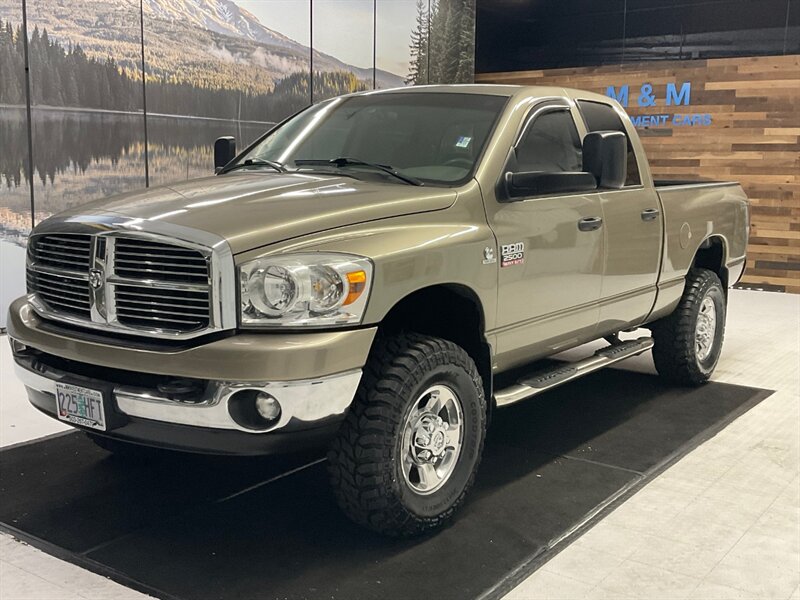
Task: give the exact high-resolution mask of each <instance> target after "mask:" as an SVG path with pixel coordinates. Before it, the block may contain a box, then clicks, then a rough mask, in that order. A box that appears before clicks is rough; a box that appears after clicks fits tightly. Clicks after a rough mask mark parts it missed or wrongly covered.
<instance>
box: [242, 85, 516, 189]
mask: <svg viewBox="0 0 800 600" xmlns="http://www.w3.org/2000/svg"><path fill="white" fill-rule="evenodd" d="M506 100H507V98H506V97H504V96H489V95H479V94H455V93H435V92H431V93H428V92H422V93H420V92H415V93H402V92H398V93H384V94H368V95H364V96H352V97H349V98H334V99H332V100H327V101H325V102H321V103H319V104H317V105H315V106H312V107H310V108H309V109H307V110H305V111H303V112H302V113H300V114H298V115H297V116H295V117H293V118H292V119H290V120H289V121H287V122H286V123H284V124H283V125H282V126H281V127H279V128H278V129H276V130H274V131H273V132H271V133H269V134H268V135H267V136H266V137H265V138H264V139H262V140H261V141H260V142H259V143H258V144H257V145H256V146H255V147H253V148H252V149H251V150H250V151H249V152H247V153H246V154H245V155H243V156H242V157H241V158H240V159H239V160H238V161H237V166H241V167H244V168H254V169H255V168H264V166H265V164H264V163H265V161H269V162H271V163H273V165H275V164H277V165H279V166H281V167H285V168H286V169H289V170H291V171H298V172H312V171H313V172H320V171H325V172H327V171H331V172H342V173H347V174H348V175H350V176H357V177H373V178H379V179H381V180H386V181H391V182H393V183H404V179H406V181H405V183H408V182H409V181H410V182H414V181H416V182H424V183H433V184H444V185H448V184H454V183H457V182H461V181H463V180H465V179H466V178H467V177H468V176H470V175H471V173H472V170H473V168H474V167H475V163H476V161H477V160H478V158H479V156H480V154H481V151H482V150H483V146H484V144H485V143H486V139H487V138H488V136H489V133H490V132H491V130H492V127H493V126H494V123H495V121H496V120H497V117H498V115H499V114H500V112H501V110H502V108H503V106H504V105H505V103H506ZM346 159H349V160H346ZM329 161H330V162H329ZM378 167H385V168H388V169H390V170H393V171H394V172H395V173H396V174H397V175H401V176H403V177H397V176H393V175H392V174H391V173H390V172H388V171H387V170H386V169H381V168H378ZM273 170H274V167H273Z"/></svg>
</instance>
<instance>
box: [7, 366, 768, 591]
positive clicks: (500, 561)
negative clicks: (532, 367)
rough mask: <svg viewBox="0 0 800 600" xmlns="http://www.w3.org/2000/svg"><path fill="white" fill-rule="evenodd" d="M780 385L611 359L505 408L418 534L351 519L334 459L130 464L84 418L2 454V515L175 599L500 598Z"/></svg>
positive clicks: (59, 550) (17, 528) (52, 547)
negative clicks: (331, 480) (625, 366)
mask: <svg viewBox="0 0 800 600" xmlns="http://www.w3.org/2000/svg"><path fill="white" fill-rule="evenodd" d="M768 395H769V392H766V391H764V390H758V389H753V388H746V387H740V386H733V385H726V384H717V383H711V384H708V385H706V386H703V387H701V388H697V389H686V388H674V387H670V386H668V385H666V384H664V383H663V382H662V381H661V380H659V379H658V378H656V377H652V376H647V375H641V374H637V373H631V372H626V371H617V370H606V371H602V372H599V373H596V374H594V375H591V376H589V377H586V378H584V379H582V380H578V381H576V382H573V383H571V384H568V385H566V386H564V387H561V388H559V389H557V390H554V391H552V392H550V393H548V394H545V395H543V396H541V397H540V398H539V399H536V400H533V401H531V402H528V403H522V404H520V405H517V406H514V407H511V408H508V409H505V410H502V411H498V412H497V413H495V416H494V422H493V424H492V428H491V431H490V435H489V439H488V441H487V444H486V452H485V455H484V461H483V464H482V465H481V470H480V474H479V476H478V480H477V484H476V487H475V490H474V491H473V493H472V495H471V497H470V499H469V500H468V502H467V504H466V506H465V507H464V509H463V510H462V511H461V512H460V513H459V515H458V516H457V518H456V520H455V521H454V522H453V524H452V525H451V526H449V527H447V528H446V529H444V530H443V531H441V532H439V533H438V534H436V535H432V536H428V537H425V538H421V539H416V540H405V541H401V540H389V539H385V538H381V537H379V536H376V535H373V534H370V533H368V532H365V531H363V530H361V529H359V528H357V527H356V526H354V525H352V524H350V523H349V522H348V521H347V520H346V519H345V518H344V517H342V516H341V514H340V513H339V511H338V510H337V508H336V506H335V505H334V502H333V500H332V497H331V494H330V492H329V490H328V488H327V484H326V478H325V466H324V464H323V463H322V462H316V463H313V464H311V465H310V466H308V467H306V468H302V469H300V470H297V471H294V472H291V473H289V474H288V475H285V476H281V475H283V474H284V473H287V472H289V471H292V470H293V469H297V467H300V466H302V465H304V464H308V463H309V462H310V460H313V459H314V458H316V457H308V456H305V457H299V456H295V457H291V458H267V459H251V458H247V459H236V458H208V457H199V456H182V455H178V456H174V457H171V458H169V459H167V460H163V461H158V462H153V463H145V464H140V465H129V464H126V463H123V462H121V461H119V460H116V459H113V458H110V457H108V455H106V454H105V452H104V451H102V450H100V449H98V448H95V447H94V445H93V444H92V443H91V442H90V441H89V440H87V439H86V438H84V437H83V436H82V435H80V434H70V435H65V436H60V437H56V438H52V439H48V440H44V441H41V442H37V443H32V444H28V445H24V446H20V447H16V448H12V449H8V450H5V451H2V452H0V523H2V524H3V528H4V529H5V530H6V531H10V532H11V533H13V534H15V535H17V536H18V537H20V538H22V539H24V540H26V541H29V542H31V543H32V544H34V545H37V546H39V547H42V548H43V549H45V550H46V551H48V552H51V553H53V554H56V555H58V556H60V557H61V558H64V559H66V560H70V561H72V562H75V563H78V564H81V565H83V566H86V567H88V568H90V569H92V570H95V571H98V572H101V573H103V574H105V575H110V576H112V577H113V578H114V579H117V580H118V581H121V582H122V583H125V584H127V585H130V586H132V587H135V588H137V589H140V590H142V591H146V592H148V593H151V594H154V595H157V596H160V597H163V598H169V597H171V598H182V599H206V598H208V599H211V598H342V599H362V598H380V599H394V598H408V597H433V596H435V597H438V598H440V599H441V600H446V599H449V598H453V599H458V600H463V599H467V598H477V597H499V596H500V595H502V593H504V592H505V591H507V590H508V589H510V588H511V587H513V585H514V584H516V583H517V582H518V581H519V580H521V579H522V578H523V577H524V576H526V575H528V574H529V573H530V572H532V570H533V569H535V568H536V567H537V565H539V564H541V563H542V562H544V561H545V560H547V559H548V557H549V556H551V555H552V554H554V553H555V552H556V551H558V549H559V548H560V547H561V546H563V544H564V543H566V542H568V541H569V539H567V540H566V542H562V543H560V544H559V546H558V547H553V541H554V540H557V539H559V538H561V537H562V536H563V535H564V534H565V533H567V532H569V531H571V530H572V529H573V528H575V527H576V526H577V525H580V524H581V523H584V522H585V521H586V519H587V516H588V515H591V514H594V513H595V512H597V511H598V509H599V508H602V507H603V506H604V505H606V504H608V503H609V502H610V501H612V500H614V501H617V502H618V501H619V500H620V499H621V498H624V497H625V494H626V493H630V492H631V490H633V489H635V488H636V487H637V486H640V485H642V483H643V482H644V481H646V480H647V479H648V478H649V477H651V476H653V475H654V474H656V473H658V472H660V471H661V470H663V468H665V467H666V466H668V465H669V464H671V463H672V462H674V460H675V459H676V458H679V457H680V456H682V455H683V454H685V453H686V452H688V451H689V450H691V449H692V448H694V447H695V446H696V445H697V444H698V443H700V442H701V441H703V440H704V439H707V438H708V437H709V436H711V435H713V434H714V433H715V432H716V431H718V430H720V429H721V428H722V427H724V426H725V425H726V424H727V423H730V422H731V421H732V420H733V419H735V418H736V417H737V416H738V415H740V414H742V413H743V412H744V411H746V410H748V409H749V408H751V407H752V406H754V405H755V404H757V403H758V402H759V401H761V400H762V399H763V398H765V397H766V396H768ZM263 482H268V483H263ZM240 492H241V493H240ZM596 518H597V517H595V519H596ZM589 524H591V523H589Z"/></svg>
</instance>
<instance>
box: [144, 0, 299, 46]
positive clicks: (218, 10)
mask: <svg viewBox="0 0 800 600" xmlns="http://www.w3.org/2000/svg"><path fill="white" fill-rule="evenodd" d="M144 10H145V14H148V13H150V14H151V15H152V16H153V17H155V18H159V19H166V20H179V21H183V22H184V23H188V24H191V25H194V26H198V27H202V28H203V29H208V30H209V31H213V32H215V33H221V34H223V35H230V36H235V37H242V38H245V39H249V40H252V41H254V42H259V43H262V44H269V45H272V46H281V47H284V48H291V49H293V50H298V51H300V50H306V51H307V50H308V49H307V48H305V47H304V46H303V45H302V44H299V43H298V42H296V41H294V40H292V39H289V38H288V37H286V36H285V35H283V34H282V33H278V32H277V31H273V30H272V29H269V28H267V27H265V26H264V25H262V24H261V21H259V20H258V17H256V16H255V15H253V14H252V13H250V12H248V11H246V10H245V9H243V8H241V7H239V6H238V5H237V4H236V3H235V2H232V1H231V0H145V2H144Z"/></svg>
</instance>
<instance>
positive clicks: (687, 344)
mask: <svg viewBox="0 0 800 600" xmlns="http://www.w3.org/2000/svg"><path fill="white" fill-rule="evenodd" d="M726 308H727V306H726V300H725V290H724V289H723V287H722V282H721V281H720V280H719V277H717V275H716V273H714V272H713V271H709V270H708V269H692V270H691V271H689V274H688V275H687V276H686V288H685V289H684V292H683V296H682V297H681V300H680V302H679V303H678V306H677V307H676V308H675V311H674V312H673V313H672V314H671V315H669V316H668V317H666V318H664V319H661V320H660V321H657V322H656V323H653V325H652V327H651V328H652V331H653V340H654V342H655V345H654V347H653V361H654V362H655V365H656V370H657V371H658V372H659V374H660V375H662V376H663V377H666V378H667V379H670V380H672V381H675V382H677V383H681V384H684V385H700V384H702V383H704V382H706V381H707V380H708V378H709V377H710V376H711V374H712V373H713V372H714V368H715V367H716V366H717V361H719V355H720V352H721V351H722V340H723V337H724V334H725V313H726Z"/></svg>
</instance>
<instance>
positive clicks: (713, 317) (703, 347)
mask: <svg viewBox="0 0 800 600" xmlns="http://www.w3.org/2000/svg"><path fill="white" fill-rule="evenodd" d="M716 332H717V308H716V306H714V300H713V299H711V297H709V296H706V297H705V298H703V302H702V303H701V304H700V312H699V313H698V314H697V324H696V325H695V329H694V346H695V352H696V353H697V360H699V361H704V360H705V359H707V358H708V356H709V355H710V354H711V350H712V349H713V348H714V336H715V334H716Z"/></svg>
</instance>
